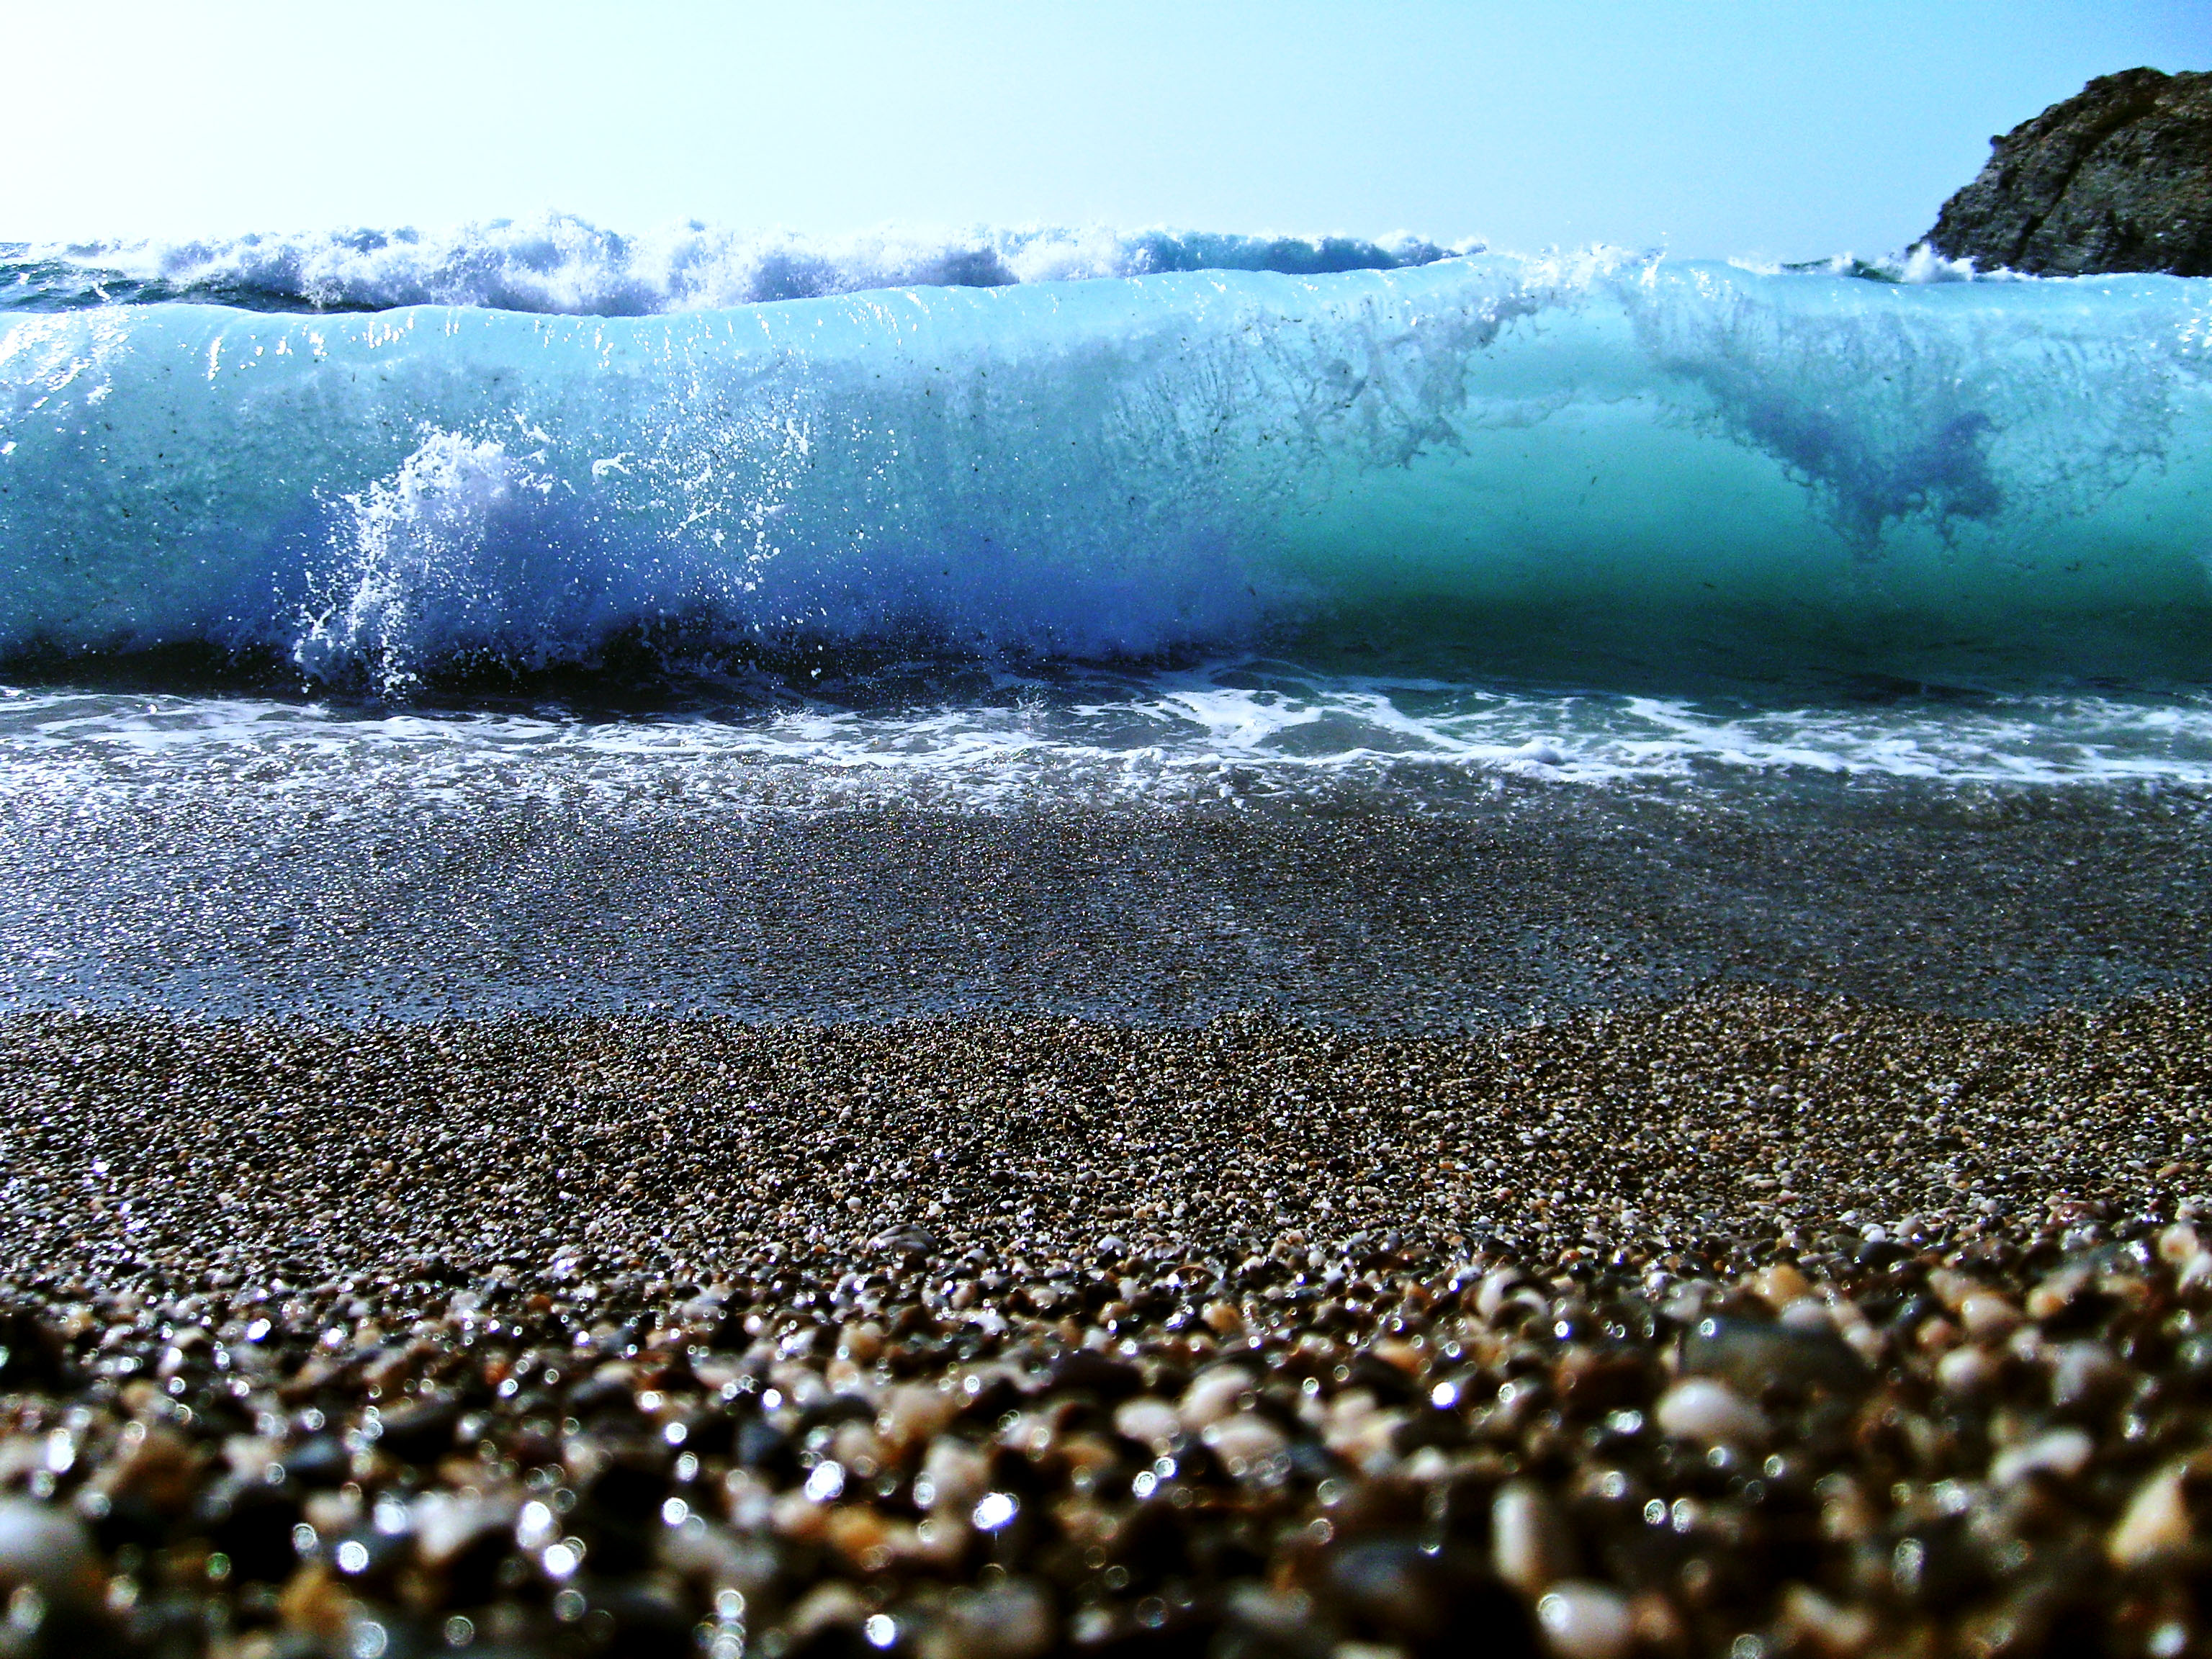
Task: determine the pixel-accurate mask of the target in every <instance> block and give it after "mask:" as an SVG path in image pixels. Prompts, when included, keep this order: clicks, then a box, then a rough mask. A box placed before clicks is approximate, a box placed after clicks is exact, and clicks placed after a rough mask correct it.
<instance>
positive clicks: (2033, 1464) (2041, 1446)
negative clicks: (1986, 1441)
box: [1990, 1429, 2097, 1486]
mask: <svg viewBox="0 0 2212 1659" xmlns="http://www.w3.org/2000/svg"><path fill="white" fill-rule="evenodd" d="M2096 1449H2097V1443H2096V1442H2094V1441H2093V1440H2092V1439H2090V1438H2089V1437H2088V1436H2087V1435H2086V1434H2084V1433H2082V1432H2081V1430H2079V1429H2053V1430H2051V1431H2050V1432H2049V1433H2048V1434H2039V1435H2038V1436H2036V1437H2035V1438H2034V1439H2033V1440H2031V1441H2028V1442H2027V1443H2026V1444H2024V1445H2019V1446H2015V1447H2013V1448H2012V1449H2010V1450H2008V1451H2001V1452H1999V1453H1998V1454H1997V1455H1996V1456H1995V1457H1993V1458H1991V1459H1990V1485H1991V1486H2011V1485H2013V1484H2014V1483H2015V1481H2020V1480H2026V1479H2027V1477H2028V1476H2029V1475H2031V1474H2035V1473H2037V1472H2038V1471H2044V1472H2047V1473H2049V1474H2057V1475H2063V1476H2066V1477H2068V1478H2069V1479H2070V1478H2071V1477H2073V1476H2075V1475H2077V1474H2081V1471H2082V1470H2083V1469H2085V1468H2088V1466H2089V1459H2090V1456H2091V1455H2092V1454H2093V1453H2094V1452H2095V1451H2096Z"/></svg>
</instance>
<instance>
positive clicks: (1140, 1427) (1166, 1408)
mask: <svg viewBox="0 0 2212 1659" xmlns="http://www.w3.org/2000/svg"><path fill="white" fill-rule="evenodd" d="M1114 1427H1115V1430H1116V1431H1118V1432H1120V1433H1121V1434H1125V1435H1127V1436H1128V1437H1129V1438H1130V1439H1132V1440H1136V1441H1140V1442H1142V1443H1144V1444H1146V1445H1147V1446H1155V1447H1158V1446H1164V1445H1166V1444H1167V1443H1168V1442H1170V1440H1173V1439H1174V1438H1175V1437H1176V1435H1177V1434H1178V1433H1180V1432H1181V1431H1182V1418H1180V1417H1178V1416H1177V1415H1176V1408H1175V1407H1173V1406H1170V1404H1168V1402H1167V1401H1164V1400H1159V1399H1155V1398H1154V1397H1153V1396H1152V1395H1142V1394H1140V1395H1138V1396H1137V1397H1136V1398H1135V1399H1134V1400H1124V1401H1122V1402H1121V1404H1120V1405H1118V1406H1116V1407H1114Z"/></svg>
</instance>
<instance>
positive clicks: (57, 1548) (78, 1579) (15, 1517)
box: [0, 1498, 100, 1607]
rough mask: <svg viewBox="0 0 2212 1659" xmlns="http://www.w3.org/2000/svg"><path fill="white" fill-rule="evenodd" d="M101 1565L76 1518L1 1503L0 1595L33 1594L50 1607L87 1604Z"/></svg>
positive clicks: (44, 1507)
mask: <svg viewBox="0 0 2212 1659" xmlns="http://www.w3.org/2000/svg"><path fill="white" fill-rule="evenodd" d="M99 1580H100V1571H99V1560H98V1558H97V1556H96V1555H95V1553H94V1548H93V1541H92V1540H91V1538H90V1537H88V1535H87V1534H86V1532H85V1529H84V1528H83V1526H82V1523H80V1522H78V1521H77V1519H76V1516H72V1515H70V1514H68V1513H67V1512H65V1511H64V1510H57V1509H55V1508H53V1507H52V1506H51V1505H49V1504H39V1503H33V1502H31V1501H28V1500H27V1499H24V1498H0V1594H12V1593H13V1592H15V1591H16V1590H20V1589H29V1590H33V1591H35V1592H36V1593H37V1594H38V1595H40V1597H41V1598H43V1600H44V1601H45V1603H46V1605H47V1606H49V1607H60V1606H64V1605H68V1604H71V1603H78V1602H83V1601H88V1600H90V1599H91V1598H92V1597H93V1595H95V1594H96V1593H97V1590H98V1588H99Z"/></svg>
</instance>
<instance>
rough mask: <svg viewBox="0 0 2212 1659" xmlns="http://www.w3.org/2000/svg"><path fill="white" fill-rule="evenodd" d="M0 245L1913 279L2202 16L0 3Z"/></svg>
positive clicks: (1131, 2)
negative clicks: (840, 235) (2041, 134)
mask: <svg viewBox="0 0 2212 1659" xmlns="http://www.w3.org/2000/svg"><path fill="white" fill-rule="evenodd" d="M0 42H4V43H5V44H6V46H7V51H8V57H9V60H10V61H9V75H8V76H7V80H6V95H7V105H8V115H9V128H10V137H9V157H8V160H7V161H6V162H5V163H4V164H3V165H0V239H6V238H34V239H43V238H50V237H61V236H87V235H106V236H118V235H120V236H137V235H159V236H171V237H173V236H178V235H183V234H220V233H233V232H239V231H245V230H252V229H314V228H325V227H331V226H336V225H343V224H369V225H377V226H383V227H390V226H395V225H399V224H415V225H417V226H422V227H425V228H428V227H433V226H441V225H450V224H453V223H457V222H462V221H465V220H469V219H475V218H483V217H490V216H499V215H509V216H523V215H527V214H532V213H535V212H538V211H541V210H545V209H548V208H558V209H563V210H568V211H572V212H575V213H580V214H582V215H584V216H586V217H588V218H591V219H593V220H595V221H597V222H601V223H604V224H607V225H611V226H613V227H615V228H622V229H632V230H642V229H648V228H653V227H654V226H656V225H659V224H663V223H665V222H669V221H671V220H675V219H679V218H684V217H692V216H696V217H699V218H703V219H707V220H710V221H714V222H722V223H726V224H732V225H738V226H767V225H783V226H788V227H791V228H796V229H801V230H813V231H840V230H852V229H857V228H864V227H869V226H873V225H876V224H878V223H882V222H886V221H894V220H895V221H901V222H906V223H908V224H915V225H943V226H957V225H964V224H969V223H976V222H993V223H999V224H1019V223H1029V222H1050V223H1063V224H1068V223H1074V224H1080V223H1094V222H1103V223H1109V224H1115V225H1119V226H1122V227H1138V226H1143V225H1150V224H1158V223H1165V224H1172V225H1176V226H1179V227H1183V228H1204V229H1219V230H1249V231H1263V230H1275V231H1291V232H1315V231H1340V232H1346V233H1350V234H1365V235H1375V234H1384V233H1388V232H1390V231H1395V230H1412V231H1415V232H1419V233H1421V234H1426V235H1430V236H1432V237H1436V238H1438V239H1440V240H1444V239H1452V238H1456V237H1462V236H1483V237H1487V238H1489V239H1490V240H1492V242H1494V243H1495V244H1497V245H1498V246H1508V247H1516V248H1534V247H1541V246H1547V245H1553V244H1580V243H1585V242H1589V241H1597V240H1602V241H1610V242H1615V243H1624V244H1628V245H1632V246H1668V247H1670V248H1672V249H1673V250H1674V252H1676V253H1678V254H1681V255H1709V254H1752V255H1761V254H1763V255H1768V256H1771V257H1779V258H1804V257H1810V256H1815V255H1820V254H1826V253H1829V252H1837V251H1839V250H1842V249H1844V248H1850V249H1852V250H1855V251H1857V252H1862V253H1874V252H1883V251H1886V250H1888V249H1891V248H1894V247H1897V246H1901V245H1902V244H1904V243H1905V242H1906V241H1908V240H1911V238H1912V237H1913V236H1915V235H1916V234H1917V233H1919V232H1920V231H1922V230H1923V229H1924V228H1926V227H1927V225H1928V223H1929V220H1930V219H1931V218H1932V217H1933V216H1934V213H1935V210H1936V206H1937V204H1939V203H1940V202H1941V201H1942V198H1943V197H1944V196H1945V195H1946V194H1948V192H1949V191H1951V190H1952V189H1954V188H1955V187H1956V186H1957V185H1960V184H1961V183H1963V182H1965V180H1966V179H1967V178H1969V177H1970V176H1971V175H1972V173H1973V172H1974V171H1975V169H1976V168H1977V167H1979V166H1980V165H1981V162H1982V161H1983V159H1984V155H1986V153H1987V143H1988V139H1989V137H1990V134H1991V133H1993V132H1996V131H2002V129H2005V128H2007V127H2009V126H2011V125H2014V124H2015V123H2017V122H2019V121H2021V120H2024V119H2026V118H2027V117H2028V116H2031V115H2033V114H2034V113H2035V112H2037V111H2038V110H2039V109H2041V108H2042V107H2043V106H2045V104H2046V103H2048V102H2050V101H2051V100H2053V99H2056V98H2058V97H2062V96H2063V95H2065V94H2068V93H2070V92H2072V91H2074V90H2075V89H2076V88H2078V87H2079V86H2080V84H2081V82H2082V81H2083V80H2085V79H2086V78H2087V77H2088V76H2091V75H2093V74H2098V73H2102V72H2105V71H2107V70H2116V69H2123V68H2126V67H2129V66H2130V65H2132V64H2139V63H2147V64H2153V65H2154V66H2157V67H2160V68H2164V69H2185V68H2212V0H2134V3H2130V0H2102V3H2088V0H1863V3H1857V4H1840V3H1838V4H1823V3H1813V0H1802V3H1801V0H1697V3H1692V0H1606V3H1598V0H1549V3H1547V0H1519V3H1492V0H1456V3H1452V0H1425V3H1424V0H1404V3H1397V0H1367V3H1362V4H1356V5H1355V4H1343V3H1339V4H1316V3H1302V0H1267V3H1245V0H1218V3H1207V0H1180V3H1171V4H1161V3H1153V0H1113V3H1099V4H1085V5H1076V4H1063V3H1049V0H1031V3H1013V0H969V3H963V0H931V3H923V0H912V3H908V4H904V5H876V4H858V3H834V0H794V3H788V4H784V5H779V6H762V5H752V4H743V3H724V4H719V5H718V4H693V3H667V4H653V3H629V4H611V3H584V0H532V3H526V4H525V3H507V0H441V3H416V0H375V3H369V4H349V5H344V6H338V5H329V4H313V3H306V0H289V3H283V4H272V3H221V0H214V3H205V4H200V5H195V6H190V7H185V6H179V5H177V4H176V3H174V0H160V3H154V4H148V3H138V0H121V3H108V4H104V5H101V6H99V7H97V8H94V7H64V6H58V5H56V4H54V3H53V0H0Z"/></svg>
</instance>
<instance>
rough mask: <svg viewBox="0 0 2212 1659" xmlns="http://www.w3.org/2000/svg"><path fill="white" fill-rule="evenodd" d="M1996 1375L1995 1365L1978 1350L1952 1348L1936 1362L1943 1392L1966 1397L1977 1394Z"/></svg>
mask: <svg viewBox="0 0 2212 1659" xmlns="http://www.w3.org/2000/svg"><path fill="white" fill-rule="evenodd" d="M1994 1376H1996V1364H1995V1362H1993V1361H1992V1360H1991V1359H1990V1357H1989V1355H1987V1354H1985V1353H1984V1352H1982V1351H1981V1350H1980V1349H1979V1348H1954V1349H1952V1350H1951V1352H1948V1353H1947V1354H1945V1355H1944V1356H1943V1357H1942V1358H1941V1359H1939V1360H1937V1361H1936V1381H1937V1382H1938V1383H1942V1386H1943V1392H1944V1393H1946V1394H1954V1395H1960V1396H1961V1397H1962V1398H1963V1397H1966V1396H1968V1395H1977V1394H1979V1393H1980V1392H1981V1391H1982V1390H1983V1389H1985V1388H1987V1387H1988V1386H1989V1385H1990V1379H1991V1378H1992V1377H1994Z"/></svg>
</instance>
